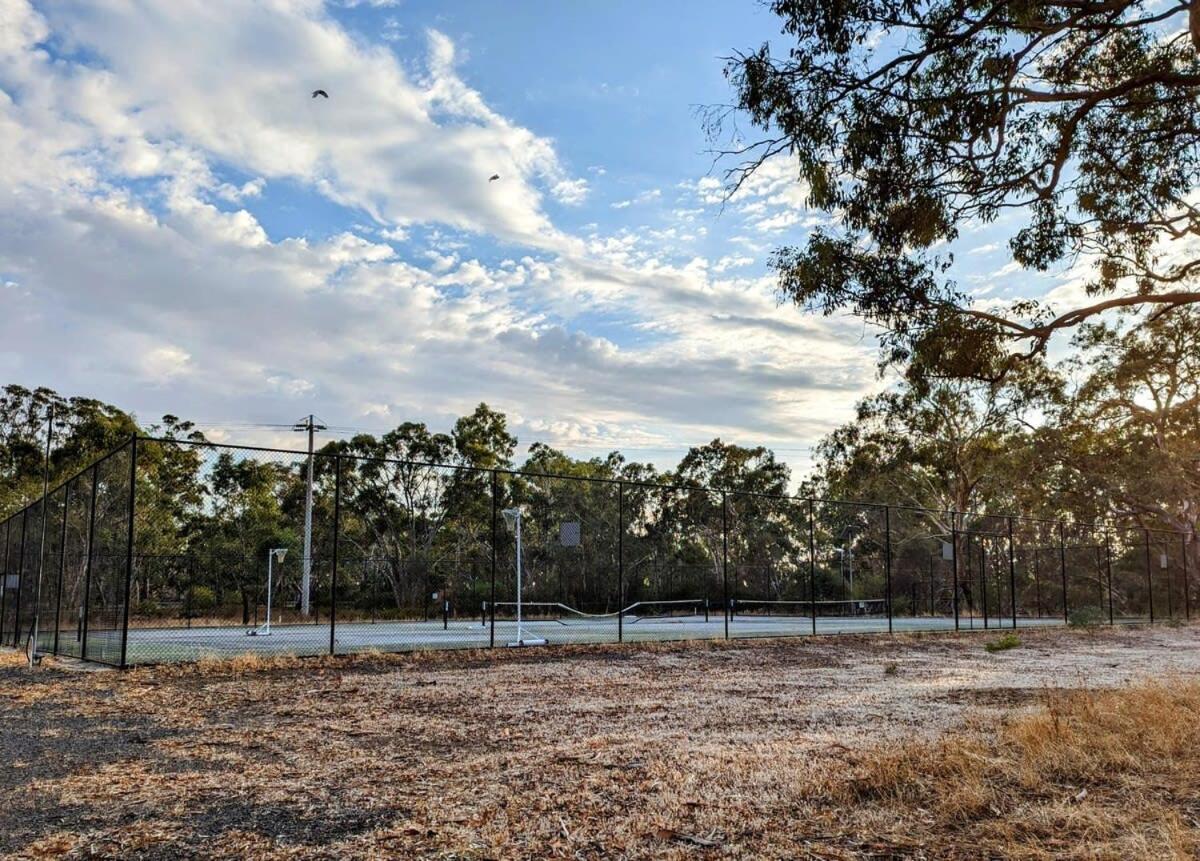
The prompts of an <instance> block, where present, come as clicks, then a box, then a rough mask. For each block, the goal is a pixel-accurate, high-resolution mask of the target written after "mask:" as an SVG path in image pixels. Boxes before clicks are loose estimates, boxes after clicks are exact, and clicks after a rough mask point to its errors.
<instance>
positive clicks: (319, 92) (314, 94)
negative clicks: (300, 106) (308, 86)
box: [312, 90, 329, 99]
mask: <svg viewBox="0 0 1200 861" xmlns="http://www.w3.org/2000/svg"><path fill="white" fill-rule="evenodd" d="M317 96H324V97H325V98H329V93H327V92H325V91H324V90H313V94H312V97H313V98H314V99H315V98H316V97H317Z"/></svg>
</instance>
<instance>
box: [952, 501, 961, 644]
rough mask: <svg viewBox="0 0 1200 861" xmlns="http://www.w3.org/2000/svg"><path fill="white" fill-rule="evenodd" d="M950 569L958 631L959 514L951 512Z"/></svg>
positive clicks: (955, 628)
mask: <svg viewBox="0 0 1200 861" xmlns="http://www.w3.org/2000/svg"><path fill="white" fill-rule="evenodd" d="M950 569H951V572H952V576H953V578H954V598H953V600H952V601H951V602H950V603H951V604H953V605H954V630H956V631H957V630H958V629H959V628H958V626H959V623H958V512H957V511H955V510H954V509H951V510H950Z"/></svg>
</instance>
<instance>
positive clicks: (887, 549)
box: [883, 505, 892, 634]
mask: <svg viewBox="0 0 1200 861" xmlns="http://www.w3.org/2000/svg"><path fill="white" fill-rule="evenodd" d="M883 565H884V574H885V577H886V581H887V616H888V633H889V634H890V633H892V507H891V506H890V505H885V506H884V507H883Z"/></svg>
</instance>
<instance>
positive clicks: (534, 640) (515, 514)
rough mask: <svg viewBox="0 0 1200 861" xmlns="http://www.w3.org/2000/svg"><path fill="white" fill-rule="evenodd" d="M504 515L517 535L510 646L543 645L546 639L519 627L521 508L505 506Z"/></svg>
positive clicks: (509, 527) (506, 524)
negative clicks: (513, 628) (514, 614)
mask: <svg viewBox="0 0 1200 861" xmlns="http://www.w3.org/2000/svg"><path fill="white" fill-rule="evenodd" d="M500 513H501V514H503V515H504V525H505V526H507V527H508V529H509V531H510V532H513V533H515V534H516V536H517V639H516V642H514V643H509V645H510V646H544V645H545V644H546V641H545V640H543V639H541V638H540V637H526V636H525V632H524V631H523V630H522V628H521V509H520V508H506V509H504V510H503V511H501V512H500Z"/></svg>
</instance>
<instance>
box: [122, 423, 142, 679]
mask: <svg viewBox="0 0 1200 861" xmlns="http://www.w3.org/2000/svg"><path fill="white" fill-rule="evenodd" d="M137 441H138V438H137V434H136V433H134V435H133V438H132V439H131V440H130V441H129V510H128V511H127V512H126V516H127V517H128V518H129V520H128V522H127V523H126V525H125V609H124V612H123V613H122V615H121V668H122V669H124V668H125V667H126V665H127V664H126V659H127V658H128V656H129V599H130V598H131V597H132V596H131V594H130V593H131V591H132V587H133V539H134V527H133V518H134V515H135V514H136V512H137Z"/></svg>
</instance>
